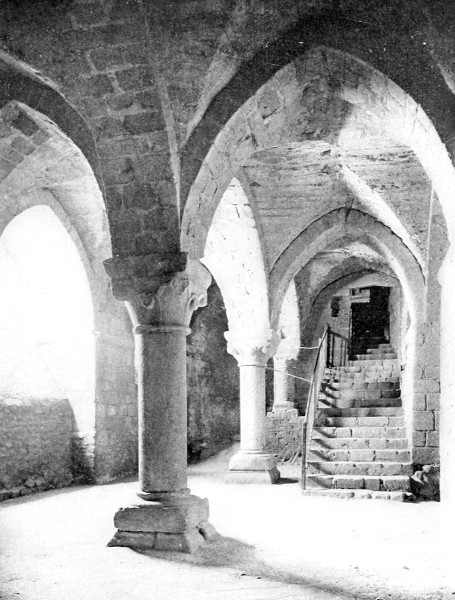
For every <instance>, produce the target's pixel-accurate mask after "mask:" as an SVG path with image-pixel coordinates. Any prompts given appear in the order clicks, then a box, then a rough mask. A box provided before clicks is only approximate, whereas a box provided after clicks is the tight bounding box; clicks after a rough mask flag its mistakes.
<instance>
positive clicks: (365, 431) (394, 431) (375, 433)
mask: <svg viewBox="0 0 455 600" xmlns="http://www.w3.org/2000/svg"><path fill="white" fill-rule="evenodd" d="M334 437H337V438H349V437H353V438H364V437H366V438H382V437H384V438H389V439H390V438H405V437H406V429H405V428H404V427H315V428H314V429H313V438H334Z"/></svg>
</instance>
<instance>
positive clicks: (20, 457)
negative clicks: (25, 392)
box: [0, 397, 73, 500]
mask: <svg viewBox="0 0 455 600" xmlns="http://www.w3.org/2000/svg"><path fill="white" fill-rule="evenodd" d="M72 419H73V415H72V410H71V407H70V404H69V402H68V400H59V399H46V400H37V399H33V398H29V399H16V398H9V397H3V398H2V399H0V440H1V445H0V500H6V499H8V498H16V497H17V496H26V495H28V494H31V493H33V492H37V491H42V490H45V489H49V488H54V487H62V486H65V485H68V484H69V483H71V481H72V479H73V477H72V473H71V430H72Z"/></svg>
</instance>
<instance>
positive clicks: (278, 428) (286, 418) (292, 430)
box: [265, 410, 303, 461]
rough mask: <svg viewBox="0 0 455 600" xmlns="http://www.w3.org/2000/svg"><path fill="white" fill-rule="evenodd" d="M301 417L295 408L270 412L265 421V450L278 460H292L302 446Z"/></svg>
mask: <svg viewBox="0 0 455 600" xmlns="http://www.w3.org/2000/svg"><path fill="white" fill-rule="evenodd" d="M302 427H303V417H301V416H299V413H298V411H297V410H286V411H277V412H270V413H268V414H267V419H266V423H265V435H266V444H265V447H266V450H267V452H270V453H271V454H275V456H277V458H278V460H280V461H286V460H292V459H293V458H295V457H296V456H298V455H299V454H300V452H299V450H300V449H301V447H302Z"/></svg>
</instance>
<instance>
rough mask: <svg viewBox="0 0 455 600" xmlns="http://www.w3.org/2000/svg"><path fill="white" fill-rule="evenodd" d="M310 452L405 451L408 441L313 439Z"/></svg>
mask: <svg viewBox="0 0 455 600" xmlns="http://www.w3.org/2000/svg"><path fill="white" fill-rule="evenodd" d="M310 448H311V450H320V449H322V450H330V449H337V450H338V449H346V448H347V449H352V450H361V449H367V448H369V449H370V450H406V449H407V448H408V440H407V438H405V437H402V438H386V437H380V438H371V439H370V438H355V437H348V438H342V437H339V438H336V437H323V436H321V437H313V438H312V440H311V445H310Z"/></svg>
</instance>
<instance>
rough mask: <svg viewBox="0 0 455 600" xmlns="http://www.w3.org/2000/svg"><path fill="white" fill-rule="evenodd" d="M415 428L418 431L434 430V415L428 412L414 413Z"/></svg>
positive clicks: (416, 411)
mask: <svg viewBox="0 0 455 600" xmlns="http://www.w3.org/2000/svg"><path fill="white" fill-rule="evenodd" d="M413 428H414V429H415V430H416V431H432V430H434V414H433V413H431V412H428V411H418V410H415V411H414V413H413Z"/></svg>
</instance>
